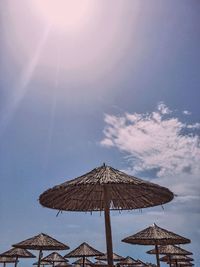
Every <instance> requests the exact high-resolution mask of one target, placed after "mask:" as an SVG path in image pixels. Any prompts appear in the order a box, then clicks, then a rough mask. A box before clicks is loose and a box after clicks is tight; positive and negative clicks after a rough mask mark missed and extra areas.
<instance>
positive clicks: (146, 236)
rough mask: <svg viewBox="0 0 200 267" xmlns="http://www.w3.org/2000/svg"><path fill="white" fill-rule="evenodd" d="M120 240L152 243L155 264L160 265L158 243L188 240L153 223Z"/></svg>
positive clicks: (178, 242)
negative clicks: (154, 252) (154, 251)
mask: <svg viewBox="0 0 200 267" xmlns="http://www.w3.org/2000/svg"><path fill="white" fill-rule="evenodd" d="M122 242H125V243H130V244H138V245H154V246H155V250H156V259H157V265H158V266H159V267H160V261H159V251H158V245H168V244H186V243H190V240H189V239H187V238H185V237H182V236H180V235H177V234H175V233H173V232H170V231H168V230H165V229H163V228H161V227H158V226H157V225H156V224H155V223H154V224H153V225H152V226H150V227H148V228H145V229H144V230H142V231H140V232H138V233H136V234H134V235H132V236H129V237H126V238H124V239H123V240H122Z"/></svg>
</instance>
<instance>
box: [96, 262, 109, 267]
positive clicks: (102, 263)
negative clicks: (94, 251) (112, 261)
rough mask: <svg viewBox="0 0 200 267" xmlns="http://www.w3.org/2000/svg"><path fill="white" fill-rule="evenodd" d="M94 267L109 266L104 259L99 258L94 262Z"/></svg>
mask: <svg viewBox="0 0 200 267" xmlns="http://www.w3.org/2000/svg"><path fill="white" fill-rule="evenodd" d="M92 267H108V264H106V263H105V262H103V261H100V260H97V261H95V262H94V263H93V264H92Z"/></svg>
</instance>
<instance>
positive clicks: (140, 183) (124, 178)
mask: <svg viewBox="0 0 200 267" xmlns="http://www.w3.org/2000/svg"><path fill="white" fill-rule="evenodd" d="M173 197H174V195H173V193H172V192H171V191H169V190H168V189H167V188H165V187H161V186H159V185H156V184H153V183H150V182H147V181H144V180H141V179H138V178H136V177H133V176H130V175H127V174H126V173H124V172H121V171H118V170H116V169H114V168H112V167H109V166H106V165H105V164H104V165H103V166H101V167H98V168H96V169H94V170H92V171H90V172H88V173H86V174H85V175H82V176H80V177H78V178H76V179H74V180H71V181H67V182H65V183H63V184H61V185H58V186H55V187H53V188H51V189H49V190H47V191H45V192H44V193H43V194H41V195H40V199H39V201H40V204H42V205H43V206H45V207H48V208H52V209H58V210H61V211H64V210H67V211H84V212H86V211H90V212H92V211H104V215H105V228H106V244H107V254H108V265H109V266H110V267H112V266H113V258H112V255H113V248H112V233H111V223H110V209H111V210H131V209H142V208H147V207H153V206H157V205H162V204H164V203H167V202H169V201H171V200H172V199H173Z"/></svg>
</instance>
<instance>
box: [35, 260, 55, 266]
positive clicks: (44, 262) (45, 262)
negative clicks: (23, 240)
mask: <svg viewBox="0 0 200 267" xmlns="http://www.w3.org/2000/svg"><path fill="white" fill-rule="evenodd" d="M52 264H53V263H52V262H50V261H43V260H42V259H41V260H40V265H42V266H45V265H52ZM33 265H38V261H37V262H34V263H33Z"/></svg>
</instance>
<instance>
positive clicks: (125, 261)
mask: <svg viewBox="0 0 200 267" xmlns="http://www.w3.org/2000/svg"><path fill="white" fill-rule="evenodd" d="M135 263H137V260H135V259H133V258H132V257H130V256H127V257H126V258H124V259H123V260H121V261H120V262H119V265H120V266H121V265H134V264H135Z"/></svg>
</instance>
